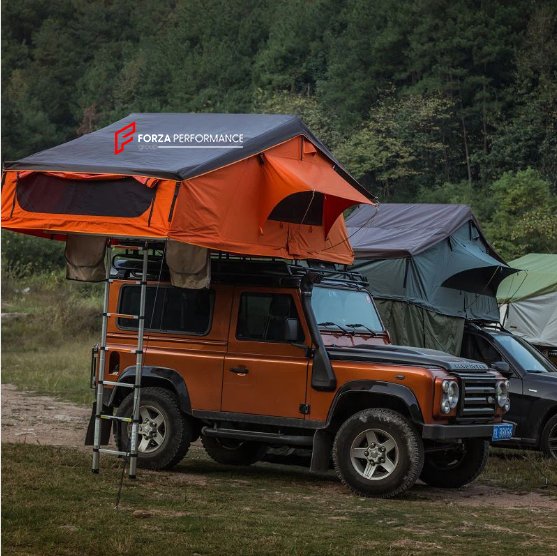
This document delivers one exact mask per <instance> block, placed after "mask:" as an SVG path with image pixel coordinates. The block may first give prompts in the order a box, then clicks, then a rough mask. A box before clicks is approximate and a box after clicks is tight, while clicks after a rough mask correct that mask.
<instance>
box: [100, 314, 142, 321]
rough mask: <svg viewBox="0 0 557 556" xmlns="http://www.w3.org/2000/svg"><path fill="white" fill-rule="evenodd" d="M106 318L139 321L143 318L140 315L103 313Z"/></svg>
mask: <svg viewBox="0 0 557 556" xmlns="http://www.w3.org/2000/svg"><path fill="white" fill-rule="evenodd" d="M103 316H105V317H116V318H119V319H134V320H139V319H140V318H141V317H140V316H139V315H126V314H125V313H103Z"/></svg>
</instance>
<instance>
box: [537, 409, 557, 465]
mask: <svg viewBox="0 0 557 556" xmlns="http://www.w3.org/2000/svg"><path fill="white" fill-rule="evenodd" d="M540 448H541V450H542V452H543V453H544V456H545V457H548V458H554V459H557V415H554V416H553V417H551V419H549V421H548V422H547V423H546V425H545V427H544V428H543V431H542V435H541V438H540Z"/></svg>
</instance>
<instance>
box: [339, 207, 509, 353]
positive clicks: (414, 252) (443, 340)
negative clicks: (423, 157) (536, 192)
mask: <svg viewBox="0 0 557 556" xmlns="http://www.w3.org/2000/svg"><path fill="white" fill-rule="evenodd" d="M347 226H348V233H349V237H350V242H351V243H352V248H353V249H354V254H355V257H356V262H355V263H354V268H355V269H357V270H358V271H360V272H362V273H363V274H365V275H366V276H367V278H368V280H369V283H370V290H371V291H372V293H373V294H374V296H375V299H376V301H377V305H378V308H379V311H380V313H381V316H382V318H383V320H384V322H385V325H386V326H387V329H388V330H389V332H390V333H391V336H392V339H393V341H394V342H395V343H400V344H405V345H413V346H419V347H428V348H435V349H442V350H444V351H448V352H452V353H455V354H458V353H460V345H461V342H462V333H463V328H464V321H465V319H468V320H481V321H498V320H499V312H498V306H497V300H496V297H495V294H496V291H497V286H498V285H499V283H500V282H501V280H502V279H503V278H505V277H506V276H508V275H509V274H510V273H512V272H515V271H514V270H512V269H510V268H509V267H508V266H507V265H506V264H505V262H504V261H503V259H501V257H500V256H499V255H498V254H497V253H496V252H495V251H494V249H493V248H492V247H491V246H490V245H489V243H488V242H487V241H486V239H485V237H484V235H483V234H482V232H481V230H480V227H479V224H478V222H477V220H476V218H475V217H474V215H473V214H472V212H471V210H470V208H469V207H467V206H465V205H435V204H382V205H380V206H379V207H378V208H375V207H360V208H358V209H356V210H355V211H354V212H353V213H352V214H351V215H350V217H349V218H348V219H347Z"/></svg>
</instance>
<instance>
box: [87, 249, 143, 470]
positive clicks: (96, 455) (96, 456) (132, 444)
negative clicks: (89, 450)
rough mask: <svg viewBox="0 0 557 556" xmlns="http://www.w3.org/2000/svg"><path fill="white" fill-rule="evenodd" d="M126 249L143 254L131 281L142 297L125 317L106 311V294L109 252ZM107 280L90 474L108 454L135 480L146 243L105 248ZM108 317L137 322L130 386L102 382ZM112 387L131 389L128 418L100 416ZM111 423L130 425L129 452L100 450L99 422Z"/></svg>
mask: <svg viewBox="0 0 557 556" xmlns="http://www.w3.org/2000/svg"><path fill="white" fill-rule="evenodd" d="M118 248H120V249H127V250H131V251H143V264H142V272H141V279H140V280H132V281H131V282H133V283H135V284H140V285H141V295H140V299H139V314H137V315H125V314H121V313H110V312H109V311H108V309H109V294H110V284H111V283H112V282H113V281H114V279H113V278H111V277H110V274H111V269H112V249H118ZM106 257H107V264H106V279H105V285H104V299H103V313H102V328H101V345H100V347H99V365H98V368H97V376H96V379H97V396H96V399H97V403H96V412H95V431H94V437H93V464H92V467H91V471H93V473H98V472H99V468H100V455H101V454H109V455H113V456H121V457H125V458H128V459H129V469H128V476H129V478H130V479H135V477H136V469H137V446H138V436H139V423H140V414H139V406H140V403H141V374H142V369H143V355H144V354H143V343H144V332H145V300H146V297H147V265H148V262H149V243H148V242H145V244H144V245H143V246H128V245H114V246H111V245H110V243H109V244H108V245H107V248H106ZM109 318H126V319H135V320H138V327H137V349H136V350H135V354H136V358H135V380H134V383H133V384H131V383H129V382H116V381H111V380H105V379H104V373H105V364H106V352H107V351H108V348H107V345H106V342H107V328H108V319H109ZM105 386H112V387H113V388H130V389H133V411H132V415H131V416H130V417H119V416H117V415H112V414H108V413H102V409H103V397H104V387H105ZM103 419H104V420H112V421H115V422H123V423H128V424H129V423H131V425H132V430H131V436H130V439H129V445H128V450H127V451H123V450H113V449H111V448H101V426H102V421H103Z"/></svg>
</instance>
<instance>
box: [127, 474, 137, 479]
mask: <svg viewBox="0 0 557 556" xmlns="http://www.w3.org/2000/svg"><path fill="white" fill-rule="evenodd" d="M128 477H129V478H130V479H136V478H137V476H136V475H128Z"/></svg>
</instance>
